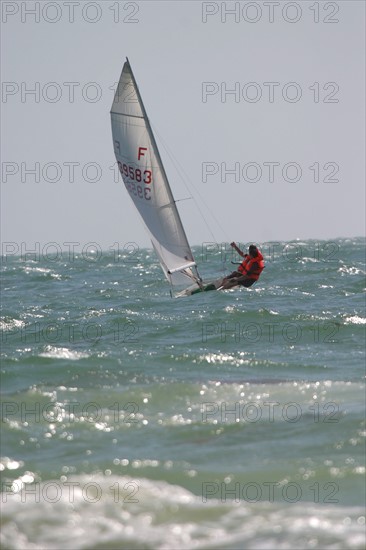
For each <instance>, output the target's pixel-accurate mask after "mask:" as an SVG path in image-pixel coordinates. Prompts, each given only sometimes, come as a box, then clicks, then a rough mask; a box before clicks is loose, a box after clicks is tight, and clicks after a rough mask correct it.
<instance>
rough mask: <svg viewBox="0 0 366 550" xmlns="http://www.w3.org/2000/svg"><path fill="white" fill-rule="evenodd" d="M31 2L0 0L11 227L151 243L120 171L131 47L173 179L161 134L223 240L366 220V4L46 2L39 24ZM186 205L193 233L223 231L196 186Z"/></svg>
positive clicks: (175, 185)
mask: <svg viewBox="0 0 366 550" xmlns="http://www.w3.org/2000/svg"><path fill="white" fill-rule="evenodd" d="M46 4H47V5H48V8H47V10H44V6H45V5H46ZM77 4H78V5H77ZM24 5H26V7H27V9H28V10H32V9H37V7H36V2H27V3H24V2H3V3H2V10H3V11H2V44H1V46H2V54H1V56H2V59H1V61H2V80H3V95H2V104H1V110H2V117H1V130H2V150H1V153H2V172H3V176H2V201H1V202H2V241H4V242H15V243H21V242H25V243H27V245H29V248H31V247H32V245H33V244H34V243H35V242H39V243H41V246H42V245H43V244H45V243H48V242H51V241H54V242H56V243H59V245H60V246H61V247H62V248H64V246H63V243H65V242H70V241H72V242H80V243H81V245H82V244H84V243H88V242H90V241H95V242H97V243H99V245H100V246H101V247H102V248H105V249H106V248H108V247H110V246H112V245H113V244H114V243H115V242H119V243H121V244H123V243H126V242H128V241H134V242H136V243H137V244H138V245H139V246H149V241H148V237H147V235H146V233H145V231H144V229H143V226H142V223H141V221H140V219H139V217H138V214H137V213H136V212H135V211H134V208H133V205H132V202H131V201H130V199H129V197H128V194H127V192H126V190H125V189H124V186H123V183H122V181H120V180H119V181H115V180H116V179H117V178H116V176H115V173H114V171H113V169H110V167H112V166H113V165H114V163H115V159H114V154H113V147H112V139H111V130H110V118H109V110H110V106H111V103H112V98H113V86H114V83H116V81H117V80H118V78H119V75H120V71H121V69H122V65H123V62H124V59H125V57H126V56H128V57H129V59H130V62H131V65H132V68H133V70H134V73H135V77H136V79H137V82H138V84H139V88H140V91H141V95H142V98H143V100H144V103H145V107H146V109H147V112H148V115H149V117H150V120H151V122H152V125H153V128H155V129H156V130H157V132H158V135H157V141H158V145H159V148H160V152H161V156H162V158H163V161H164V164H165V167H166V171H167V174H168V177H169V180H170V183H171V187H172V189H173V193H174V195H175V197H176V199H182V198H186V197H187V196H188V192H187V190H186V188H185V187H184V185H183V184H182V181H181V180H180V178H179V177H178V174H177V172H176V170H175V168H174V166H173V165H172V163H171V161H170V159H169V156H168V155H167V152H166V151H165V149H164V147H163V146H162V144H161V142H160V139H159V136H161V137H162V138H163V140H164V143H166V144H167V145H168V147H169V149H170V151H172V152H173V154H174V156H175V157H176V159H177V160H178V161H179V164H180V165H181V166H182V167H183V168H184V171H185V173H186V174H187V176H188V177H189V183H190V185H191V187H192V194H193V196H194V197H195V198H196V199H197V200H198V203H199V204H200V206H201V208H203V206H202V204H201V202H200V197H199V195H202V196H203V197H204V200H205V202H206V204H207V205H208V207H209V209H210V210H211V211H212V212H213V213H214V215H215V216H216V218H218V219H219V221H220V224H221V226H222V227H223V228H224V231H222V230H221V229H220V228H219V227H218V226H217V225H215V223H214V221H213V220H212V219H211V218H210V215H209V214H205V215H206V218H207V221H208V222H209V224H210V226H211V228H212V230H213V232H214V234H215V237H216V238H217V240H218V241H226V240H232V239H234V240H238V241H241V242H243V241H245V242H247V241H250V240H252V241H256V242H261V241H269V240H280V239H284V240H291V239H294V238H297V237H299V238H302V239H306V238H315V239H332V238H335V237H339V236H356V235H362V234H363V233H364V225H365V217H364V216H365V214H364V212H365V211H364V199H365V197H364V181H365V173H364V162H365V157H364V149H365V141H364V125H365V122H364V121H365V112H364V94H365V89H364V77H365V63H364V61H365V59H364V51H365V26H364V21H365V17H364V16H365V13H364V12H365V4H364V2H362V1H347V2H345V1H341V2H340V1H338V2H313V1H312V2H264V3H263V2H237V3H235V2H226V3H222V2H206V3H205V2H154V1H149V2H116V1H109V0H107V1H103V2H82V1H81V0H80V1H79V3H74V4H73V3H72V5H71V4H70V3H69V4H67V3H66V2H62V1H61V2H48V3H45V2H41V3H40V6H41V7H40V12H39V22H35V17H38V13H37V12H36V15H32V14H31V13H27V12H26V11H24V10H25V8H24ZM225 5H226V8H227V10H230V9H233V8H235V5H237V6H239V8H237V10H238V11H237V12H236V14H231V15H230V14H229V13H227V14H226V15H225V11H224V8H222V7H221V6H225ZM4 6H5V7H4ZM117 6H118V10H119V12H117ZM211 12H212V14H210V13H211ZM216 12H217V13H216ZM225 17H226V21H225ZM72 18H73V19H74V22H70V20H71V19H72ZM22 19H23V21H24V22H22ZM57 19H58V20H57ZM114 19H119V22H115V21H114ZM235 19H237V21H235ZM256 19H258V20H257V22H254V21H255V20H256ZM286 19H287V20H286ZM51 20H55V22H54V23H51V22H50V21H51ZM93 20H95V22H94V23H93V22H92V21H93ZM204 20H206V22H203V21H204ZM249 20H251V21H252V22H250V21H249ZM271 20H272V22H271ZM295 20H297V21H295ZM317 20H318V21H319V22H316V21H317ZM290 21H293V22H290ZM36 83H39V84H36ZM50 83H56V85H55V84H50ZM65 83H66V84H65ZM67 83H69V84H67ZM71 83H73V84H71ZM91 83H95V84H91ZM204 83H206V84H204ZM248 83H253V84H251V85H248ZM289 83H294V84H289ZM38 87H39V88H38ZM32 88H33V89H36V96H35V95H32V94H26V91H27V90H30V89H32ZM38 90H39V93H38ZM225 90H226V91H228V90H236V93H231V94H229V93H226V95H225ZM205 92H206V93H205ZM22 94H23V97H22ZM57 94H58V95H59V96H60V97H59V99H58V100H57V101H56V100H55V101H53V99H54V98H55V96H57ZM96 94H99V95H100V97H99V98H97V100H96V101H94V98H95V96H96ZM221 94H223V95H221ZM256 94H257V96H258V101H257V102H254V101H253V99H254V97H255V95H256ZM260 95H261V97H260V98H259V96H260ZM70 98H71V101H70ZM296 98H298V101H295V99H296ZM22 163H23V168H22ZM35 163H39V168H38V165H37V167H36V176H38V173H39V176H40V181H39V182H36V181H35V175H34V174H30V173H26V169H30V168H32V167H33V168H34V167H35ZM49 163H54V164H49ZM73 163H75V164H73ZM89 163H96V164H97V165H98V166H99V168H98V169H97V170H96V168H95V166H93V165H91V164H89ZM208 163H209V164H208ZM249 163H251V164H249ZM272 163H276V164H272ZM277 163H278V164H277ZM289 163H293V164H289ZM286 165H287V166H286ZM225 166H226V168H227V170H233V169H234V168H235V167H236V169H237V170H239V172H238V171H237V174H236V175H235V173H232V174H229V173H227V174H226V176H225V174H224V172H223V169H222V167H225ZM258 167H259V169H260V171H261V172H260V171H259V172H258ZM310 167H312V168H310ZM299 170H300V171H299ZM73 171H74V174H73V175H74V177H73V178H72V177H71V176H72V172H73ZM272 171H273V172H272ZM12 172H14V173H12ZM243 173H244V175H245V177H246V178H247V179H248V180H252V181H245V179H244V176H243ZM271 175H273V177H274V181H271ZM97 176H98V177H99V176H100V179H99V181H96V182H94V183H93V182H92V181H91V180H93V178H94V177H97ZM260 176H261V177H260ZM58 177H59V179H58ZM53 178H54V179H55V180H56V179H58V181H55V182H52V181H50V180H51V179H53ZM257 178H259V179H258V181H256V182H255V181H254V180H255V179H257ZM286 178H287V180H288V181H286ZM22 179H23V180H24V181H22ZM72 179H74V181H70V180H72ZM235 179H239V181H235ZM295 179H298V181H293V180H295ZM317 179H318V180H319V181H317ZM327 180H330V181H327ZM331 180H339V181H331ZM179 209H180V212H181V216H182V220H183V224H184V226H185V229H186V232H187V235H188V239H189V241H190V243H191V244H192V245H193V244H199V243H201V242H202V241H210V240H212V237H211V235H210V233H209V232H208V230H207V228H206V226H205V224H204V223H203V221H202V219H201V216H200V213H199V212H198V210H197V208H196V206H195V204H194V202H193V201H192V200H188V201H183V202H181V203H179Z"/></svg>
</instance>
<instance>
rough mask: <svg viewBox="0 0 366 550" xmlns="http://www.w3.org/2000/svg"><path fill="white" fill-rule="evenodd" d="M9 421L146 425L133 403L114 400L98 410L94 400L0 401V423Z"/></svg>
mask: <svg viewBox="0 0 366 550" xmlns="http://www.w3.org/2000/svg"><path fill="white" fill-rule="evenodd" d="M145 399H147V398H145ZM10 421H17V422H21V423H22V424H26V425H29V424H41V423H51V424H55V423H57V422H59V423H64V422H65V421H67V422H68V423H69V424H75V423H80V422H88V423H91V424H98V423H99V422H104V421H105V422H107V423H108V426H113V425H114V424H128V425H132V424H142V425H146V424H147V423H148V422H147V420H146V418H145V416H144V414H143V412H142V411H141V405H139V404H138V403H135V402H134V401H128V402H126V403H122V402H121V403H120V402H119V401H115V402H114V403H111V404H110V405H108V406H107V407H102V406H101V405H100V403H97V402H95V401H88V402H85V403H83V402H80V401H72V402H69V403H63V404H60V403H55V402H53V401H49V402H47V403H44V402H41V401H36V402H32V403H29V402H26V401H21V402H16V401H6V400H3V401H2V402H1V422H10Z"/></svg>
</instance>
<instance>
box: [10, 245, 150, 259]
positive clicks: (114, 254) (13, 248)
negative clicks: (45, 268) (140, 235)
mask: <svg viewBox="0 0 366 550" xmlns="http://www.w3.org/2000/svg"><path fill="white" fill-rule="evenodd" d="M1 256H2V257H1V261H2V263H3V264H6V263H7V262H8V261H10V260H11V258H20V259H21V260H22V261H24V262H27V261H32V262H43V261H46V262H50V263H51V264H52V263H53V262H55V263H57V262H61V261H62V262H64V261H66V262H69V263H73V262H80V261H81V262H86V263H88V264H93V263H96V262H101V261H102V260H103V259H105V258H108V260H109V261H113V262H114V263H126V264H134V263H138V262H140V261H141V254H140V248H139V246H138V244H137V243H135V242H126V243H119V242H115V243H113V244H111V245H110V246H108V247H102V245H101V244H99V243H97V242H95V241H91V242H88V243H80V242H79V241H63V242H56V241H51V242H48V243H42V244H41V243H40V242H39V241H36V242H32V243H28V242H26V241H21V242H16V241H4V242H2V244H1Z"/></svg>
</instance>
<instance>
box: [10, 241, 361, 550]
mask: <svg viewBox="0 0 366 550" xmlns="http://www.w3.org/2000/svg"><path fill="white" fill-rule="evenodd" d="M242 245H243V246H245V245H246V243H242ZM259 247H260V248H261V251H262V253H263V255H264V257H265V262H266V267H265V269H264V271H263V273H262V275H261V277H260V279H259V281H258V282H257V283H256V284H255V285H254V286H253V287H251V288H248V289H246V288H241V289H233V290H227V291H224V292H222V291H212V292H205V293H200V294H196V295H194V296H187V297H181V298H177V297H175V296H174V294H173V296H171V294H170V290H171V289H170V286H169V283H168V282H167V281H166V280H165V279H164V276H163V273H162V271H161V268H160V266H159V264H158V261H157V258H156V256H155V254H154V253H153V251H152V250H150V249H140V248H139V247H137V245H136V244H135V243H127V245H119V244H118V243H115V244H114V246H112V247H109V249H108V250H105V251H104V250H102V249H101V248H100V247H99V246H98V245H97V244H96V243H88V244H87V245H85V246H81V245H80V246H76V245H73V246H72V247H71V246H69V247H66V248H65V247H64V248H62V247H61V246H60V245H57V244H56V243H53V244H52V243H51V244H49V245H47V246H46V247H43V248H42V247H40V246H39V247H38V249H37V248H34V249H33V251H26V250H25V249H24V250H22V248H21V246H20V244H19V246H18V245H17V246H7V248H6V253H5V254H4V256H3V258H2V312H1V343H2V362H1V399H2V409H1V427H2V438H1V441H2V446H1V456H2V458H1V464H0V469H1V500H2V502H1V510H2V513H1V545H2V548H4V549H95V550H96V549H162V550H163V549H164V550H165V549H166V550H168V549H197V550H198V549H219V548H220V549H221V548H223V549H269V550H272V549H293V548H297V549H332V550H333V549H339V550H343V549H363V548H364V547H365V528H366V526H365V461H364V459H365V434H366V428H365V328H366V314H365V239H364V238H360V237H357V238H335V239H334V240H327V241H326V240H318V241H316V240H304V241H302V240H295V241H291V242H268V243H261V244H260V243H259ZM193 252H194V255H195V258H196V261H197V264H198V266H199V270H200V273H201V275H203V276H204V279H205V280H210V279H212V278H215V277H217V276H221V275H222V274H225V273H226V274H227V273H229V272H230V271H231V270H233V269H235V266H234V265H233V264H232V262H235V261H236V262H237V261H238V259H239V258H238V257H237V256H236V257H235V256H233V254H234V253H233V254H232V253H231V249H230V246H229V244H228V243H203V244H201V245H197V246H195V247H193Z"/></svg>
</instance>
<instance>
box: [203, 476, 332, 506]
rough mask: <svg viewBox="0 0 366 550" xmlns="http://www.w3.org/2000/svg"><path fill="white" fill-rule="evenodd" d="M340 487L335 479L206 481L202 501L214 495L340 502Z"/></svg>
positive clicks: (253, 499)
mask: <svg viewBox="0 0 366 550" xmlns="http://www.w3.org/2000/svg"><path fill="white" fill-rule="evenodd" d="M339 490H340V487H339V484H338V483H335V482H334V481H327V482H324V483H319V482H317V481H315V482H313V483H302V484H300V483H297V482H294V481H289V482H286V483H284V482H279V481H263V482H260V483H258V482H256V481H249V482H247V483H240V482H236V483H232V482H230V483H225V482H222V483H217V482H215V481H204V482H202V493H201V494H202V502H204V503H207V502H209V500H211V499H212V498H215V499H219V500H220V501H221V502H223V503H226V502H229V503H232V502H236V503H239V502H247V503H254V502H287V503H290V504H295V503H297V502H313V503H316V504H317V503H320V502H321V503H324V504H338V503H339V498H338V493H339Z"/></svg>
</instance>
